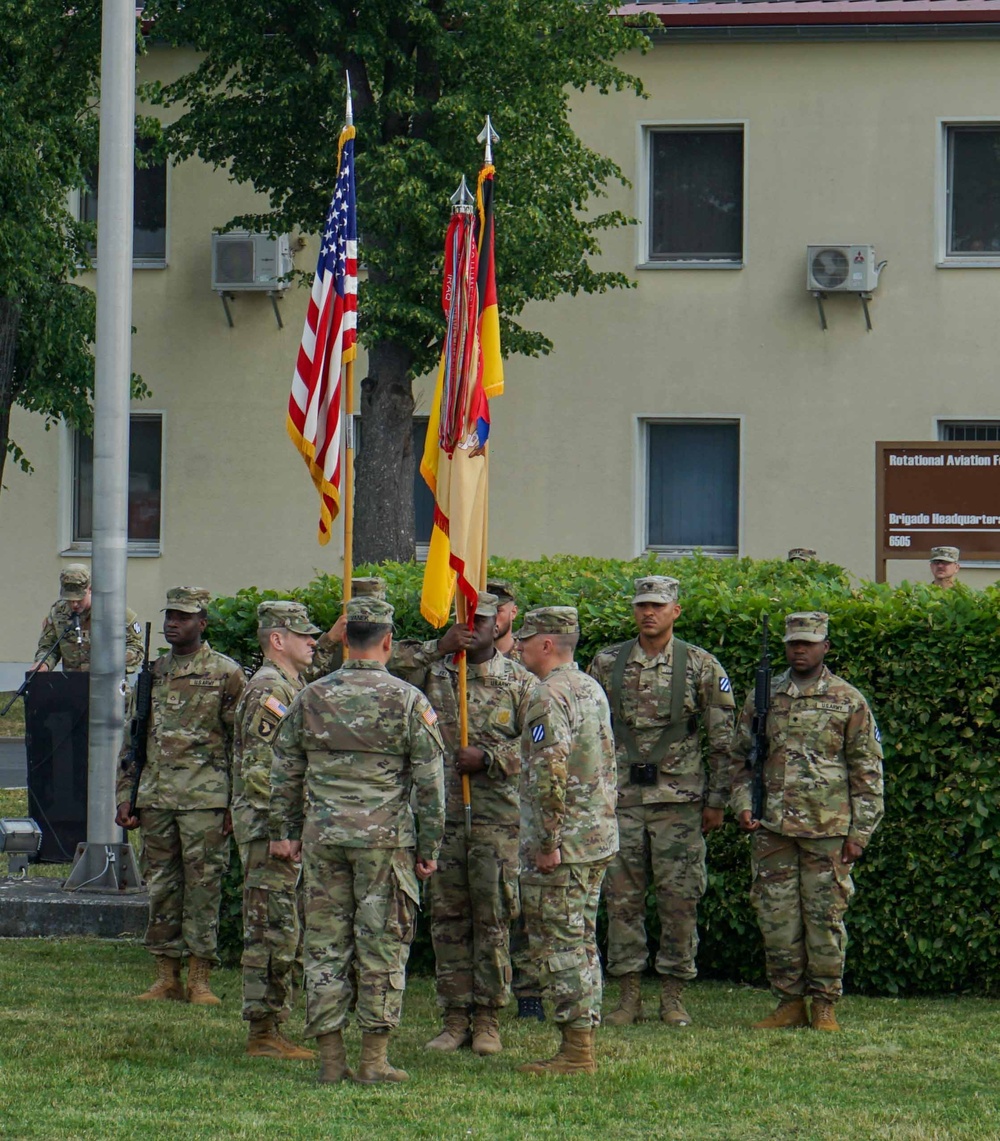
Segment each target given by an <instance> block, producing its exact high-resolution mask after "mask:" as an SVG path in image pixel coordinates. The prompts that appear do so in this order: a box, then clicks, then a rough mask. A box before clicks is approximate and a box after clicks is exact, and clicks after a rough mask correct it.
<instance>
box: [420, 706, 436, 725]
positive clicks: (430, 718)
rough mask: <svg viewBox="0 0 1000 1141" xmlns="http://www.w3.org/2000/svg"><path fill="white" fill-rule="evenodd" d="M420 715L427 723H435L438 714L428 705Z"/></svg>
mask: <svg viewBox="0 0 1000 1141" xmlns="http://www.w3.org/2000/svg"><path fill="white" fill-rule="evenodd" d="M420 716H421V717H422V718H423V719H424V720H425V721H426V722H427V724H428V725H436V724H437V719H438V715H437V714H436V713H435V712H434V710H433V708H432V707H431V706H430V705H428V706H427V708H426V709H425V710H424V711H423V713H421V714H420Z"/></svg>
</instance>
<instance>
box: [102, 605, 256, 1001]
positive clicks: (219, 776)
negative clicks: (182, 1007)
mask: <svg viewBox="0 0 1000 1141" xmlns="http://www.w3.org/2000/svg"><path fill="white" fill-rule="evenodd" d="M210 598H211V595H210V594H209V592H208V591H207V590H202V589H200V588H198V587H192V586H177V587H173V588H172V589H171V590H168V591H167V606H166V611H165V613H164V621H163V636H164V637H165V638H166V640H167V642H169V643H170V653H168V654H165V655H164V656H163V657H161V658H158V659H157V660H156V661H155V662H154V663H153V703H152V714H151V717H150V722H149V737H148V755H147V759H146V766H145V768H144V769H143V771H142V780H141V782H140V784H139V795H138V804H139V806H140V807H139V814H138V816H135V815H133V816H127V815H126V813H127V811H128V807H129V805H128V799H129V792H130V788H131V784H132V775H133V774H132V773H131V771H129V769H126V768H122V769H121V770H120V771H119V774H118V789H117V792H118V813H117V815H116V817H115V823H116V824H118V825H119V826H120V827H122V828H136V827H141V828H142V865H143V866H142V870H143V876H144V877H145V880H146V886H147V888H148V890H149V924H148V926H147V928H146V940H145V946H146V950H147V951H149V952H150V954H151V955H153V956H154V958H155V959H156V981H155V982H154V983H153V985H152V986H151V987H150V988H149V990H147V991H146V992H145V993H143V994H140V995H139V996H138V997H139V998H140V999H143V1000H154V999H177V1000H178V1001H180V1002H183V1001H184V1000H185V997H186V998H187V1001H188V1002H193V1003H196V1004H199V1005H201V1006H218V1004H219V999H218V998H217V997H216V996H215V995H214V994H213V993H212V992H211V990H210V989H209V985H208V980H209V975H210V973H211V970H212V967H213V966H217V965H218V962H219V959H218V956H217V954H216V943H217V940H218V934H219V902H220V900H221V897H222V877H223V876H224V875H225V872H226V868H227V867H228V866H229V833H230V832H231V831H232V821H231V819H230V815H229V792H230V765H231V762H232V747H233V720H234V717H235V714H236V703H237V702H238V701H239V697H240V694H241V693H242V692H243V686H244V685H245V684H246V679H245V677H244V676H243V671H242V670H241V669H240V667H239V666H238V665H237V664H236V662H234V661H233V660H232V659H231V658H227V657H226V656H225V655H224V654H217V653H216V652H215V651H214V650H213V649H212V647H211V646H210V645H209V644H208V643H207V642H203V641H202V634H203V633H204V632H205V625H206V622H207V620H208V614H207V612H206V607H207V606H208V603H209V599H210ZM126 757H127V744H126V746H125V747H124V748H123V749H122V760H123V764H124V762H125V758H126ZM134 809H135V806H133V811H134ZM185 954H189V955H190V956H191V960H190V964H189V968H188V980H187V993H186V996H185V991H184V989H183V987H182V986H181V981H180V971H181V965H182V961H183V958H184V955H185Z"/></svg>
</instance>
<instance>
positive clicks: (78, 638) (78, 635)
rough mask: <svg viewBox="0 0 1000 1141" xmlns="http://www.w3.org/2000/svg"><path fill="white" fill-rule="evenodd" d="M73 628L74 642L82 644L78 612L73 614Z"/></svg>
mask: <svg viewBox="0 0 1000 1141" xmlns="http://www.w3.org/2000/svg"><path fill="white" fill-rule="evenodd" d="M73 629H74V630H75V631H76V644H77V645H78V646H82V645H83V631H82V630H81V629H80V615H79V614H74V615H73Z"/></svg>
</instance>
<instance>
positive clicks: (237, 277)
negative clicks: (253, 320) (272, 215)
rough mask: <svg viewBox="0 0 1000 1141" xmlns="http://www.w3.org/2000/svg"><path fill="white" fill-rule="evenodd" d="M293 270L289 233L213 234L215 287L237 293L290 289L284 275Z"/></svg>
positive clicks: (234, 231) (242, 232)
mask: <svg viewBox="0 0 1000 1141" xmlns="http://www.w3.org/2000/svg"><path fill="white" fill-rule="evenodd" d="M291 271H292V254H291V250H290V249H289V244H288V235H287V234H279V235H277V236H276V237H273V238H272V237H271V236H270V235H269V234H249V233H247V231H246V230H230V231H229V233H227V234H213V235H212V288H213V289H214V290H216V291H217V292H224V293H236V292H239V291H243V292H247V291H250V290H261V291H267V292H271V291H273V290H276V289H287V288H288V286H289V282H288V281H282V280H281V278H282V277H284V276H285V275H286V274H289V273H291Z"/></svg>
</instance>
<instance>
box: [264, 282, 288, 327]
mask: <svg viewBox="0 0 1000 1141" xmlns="http://www.w3.org/2000/svg"><path fill="white" fill-rule="evenodd" d="M279 296H280V294H279V293H278V292H277V291H276V290H274V289H272V290H270V291H269V292H268V297H270V298H271V308H272V309H273V310H274V319H275V321H277V322H278V328H279V329H283V328H284V327H285V325H284V322H283V321H282V320H281V314H280V313H279V312H278V298H279Z"/></svg>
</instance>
